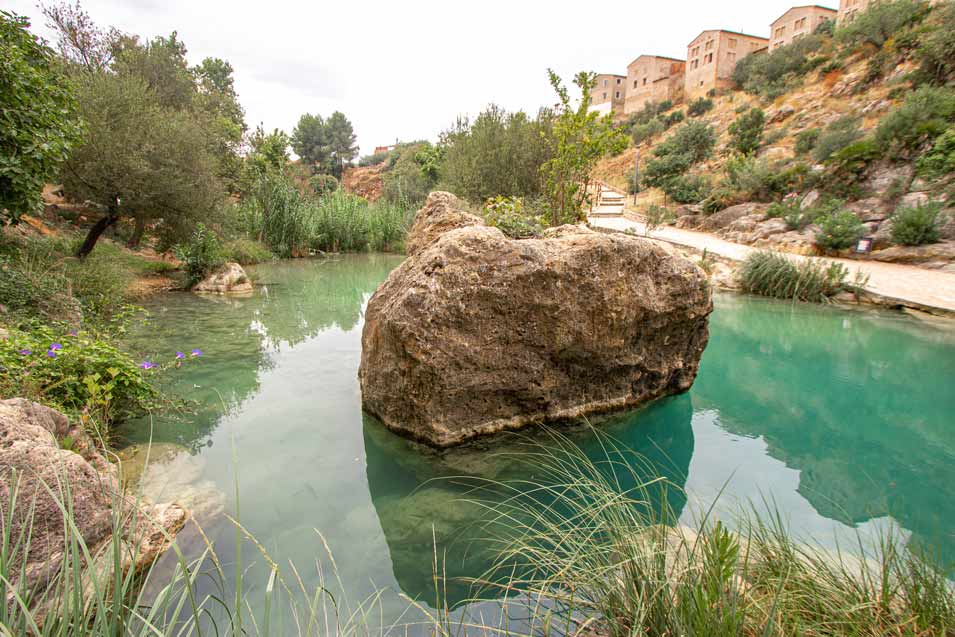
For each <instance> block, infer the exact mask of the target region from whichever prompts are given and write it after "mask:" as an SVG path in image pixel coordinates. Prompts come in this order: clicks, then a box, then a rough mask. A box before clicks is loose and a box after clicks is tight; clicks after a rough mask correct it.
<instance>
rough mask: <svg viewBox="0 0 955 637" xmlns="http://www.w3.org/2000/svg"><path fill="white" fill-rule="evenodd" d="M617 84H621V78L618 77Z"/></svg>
mask: <svg viewBox="0 0 955 637" xmlns="http://www.w3.org/2000/svg"><path fill="white" fill-rule="evenodd" d="M617 86H620V78H619V77H618V78H617Z"/></svg>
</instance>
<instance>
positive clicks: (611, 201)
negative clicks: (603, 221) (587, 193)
mask: <svg viewBox="0 0 955 637" xmlns="http://www.w3.org/2000/svg"><path fill="white" fill-rule="evenodd" d="M595 192H596V197H595V198H594V207H593V209H591V211H590V216H591V217H601V218H605V217H623V211H624V208H625V207H626V205H627V200H626V196H625V195H623V194H622V193H619V192H617V191H616V190H612V189H611V188H610V187H609V186H606V185H605V184H603V183H599V182H598V183H597V185H596V187H595Z"/></svg>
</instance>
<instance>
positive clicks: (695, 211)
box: [675, 203, 703, 219]
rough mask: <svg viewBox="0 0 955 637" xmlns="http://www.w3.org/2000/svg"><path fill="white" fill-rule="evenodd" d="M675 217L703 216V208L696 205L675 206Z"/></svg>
mask: <svg viewBox="0 0 955 637" xmlns="http://www.w3.org/2000/svg"><path fill="white" fill-rule="evenodd" d="M675 214H676V217H677V218H678V219H679V218H680V217H687V216H691V215H701V214H703V206H701V205H700V204H698V203H693V204H684V205H682V206H677V208H676V212H675Z"/></svg>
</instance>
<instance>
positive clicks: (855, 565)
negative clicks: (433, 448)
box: [483, 433, 955, 637]
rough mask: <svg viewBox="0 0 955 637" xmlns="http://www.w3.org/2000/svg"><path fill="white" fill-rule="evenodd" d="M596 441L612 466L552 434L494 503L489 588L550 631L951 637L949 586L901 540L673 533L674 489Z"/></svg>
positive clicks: (774, 531)
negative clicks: (494, 548) (526, 606)
mask: <svg viewBox="0 0 955 637" xmlns="http://www.w3.org/2000/svg"><path fill="white" fill-rule="evenodd" d="M602 442H603V445H604V449H605V451H606V456H605V457H604V458H601V459H598V460H594V461H592V460H589V459H587V457H586V456H585V454H584V453H583V452H582V451H581V450H580V449H579V448H577V447H576V446H575V444H574V443H573V442H572V441H571V440H569V439H567V438H566V437H564V436H562V435H560V434H558V433H552V434H551V435H550V438H549V439H548V440H547V441H546V445H545V444H542V443H535V445H536V447H535V448H534V449H532V450H531V452H530V454H529V456H528V457H529V461H528V474H529V475H532V476H534V478H533V479H530V480H524V481H520V482H514V483H511V484H496V485H494V488H495V489H502V488H503V489H505V490H507V491H508V492H509V493H510V497H509V498H507V499H505V500H504V501H503V503H500V502H498V503H493V502H490V503H488V507H489V510H490V511H491V520H492V521H493V524H494V526H495V527H496V528H497V532H496V533H495V535H497V536H498V537H501V538H504V539H505V542H504V548H503V550H502V551H501V558H500V561H499V563H498V564H497V565H496V567H495V568H494V569H493V570H492V571H490V572H489V573H488V574H487V575H486V576H485V578H484V579H483V582H484V585H485V586H492V587H500V588H502V589H503V590H506V591H509V592H511V593H515V592H517V591H521V592H523V594H524V595H525V596H526V598H527V599H530V600H535V602H534V605H535V608H536V609H537V610H538V611H542V610H543V609H548V613H547V621H548V623H549V625H550V626H560V625H563V627H564V628H563V630H565V631H567V632H570V633H573V634H581V633H586V634H597V635H609V636H612V637H623V636H630V635H651V636H660V637H663V636H671V635H672V636H676V635H685V636H697V635H699V636H701V637H703V636H705V637H711V636H714V635H764V636H766V635H786V636H790V635H791V636H793V637H796V636H803V635H871V636H876V635H926V636H928V635H931V636H940V635H951V634H953V630H955V593H953V590H952V585H951V582H950V581H948V580H947V579H946V577H945V575H944V574H943V573H942V572H941V571H940V570H938V569H936V568H934V567H933V566H932V565H931V563H930V562H929V561H927V560H923V559H921V557H920V556H918V555H916V554H914V553H912V552H910V551H909V550H908V549H907V548H906V547H905V546H904V545H903V543H902V542H901V540H900V539H899V537H898V535H897V534H895V533H892V532H889V533H887V534H885V535H884V536H883V537H881V538H880V539H879V540H878V541H876V542H874V543H870V542H867V541H864V540H862V539H861V537H860V538H859V539H858V540H857V541H856V542H855V544H854V545H853V546H852V547H851V548H852V551H845V552H844V551H842V550H840V549H836V550H826V549H822V548H818V547H815V546H813V545H811V544H805V543H801V542H798V541H797V540H795V539H794V537H793V535H792V534H791V533H790V531H789V530H788V529H787V527H786V525H785V524H784V523H783V521H782V517H781V516H780V515H778V514H776V515H769V516H763V515H759V514H757V513H755V508H754V509H752V511H750V512H743V513H741V514H740V516H739V517H738V519H736V520H734V526H735V527H736V528H735V530H730V529H729V528H727V526H725V525H724V524H723V523H721V522H718V521H715V520H714V519H713V517H712V515H711V513H710V512H709V511H702V512H700V515H699V523H698V525H697V526H696V527H695V528H694V529H689V528H684V527H669V526H667V524H668V523H672V520H673V517H674V515H673V512H671V511H667V510H666V509H665V508H663V509H662V510H661V509H659V508H658V503H659V502H660V499H659V498H658V497H657V496H656V495H655V492H658V491H659V490H660V489H670V488H672V489H675V488H677V487H676V486H674V485H665V484H661V479H658V478H652V477H650V478H648V477H647V474H646V473H645V470H644V468H643V465H644V463H643V461H642V460H641V459H640V458H639V457H636V456H635V454H633V453H632V452H630V451H628V450H627V449H625V448H622V447H620V446H619V445H617V444H616V443H615V442H614V441H612V440H611V439H609V438H607V437H603V438H602ZM662 502H666V498H663V499H662ZM502 573H503V574H504V575H505V576H506V577H505V578H504V583H503V584H501V583H500V582H501V580H502V577H501V575H502ZM541 616H542V615H540V614H539V613H538V615H537V617H541Z"/></svg>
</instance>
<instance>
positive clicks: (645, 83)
mask: <svg viewBox="0 0 955 637" xmlns="http://www.w3.org/2000/svg"><path fill="white" fill-rule="evenodd" d="M643 85H644V86H646V85H647V78H643Z"/></svg>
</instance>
